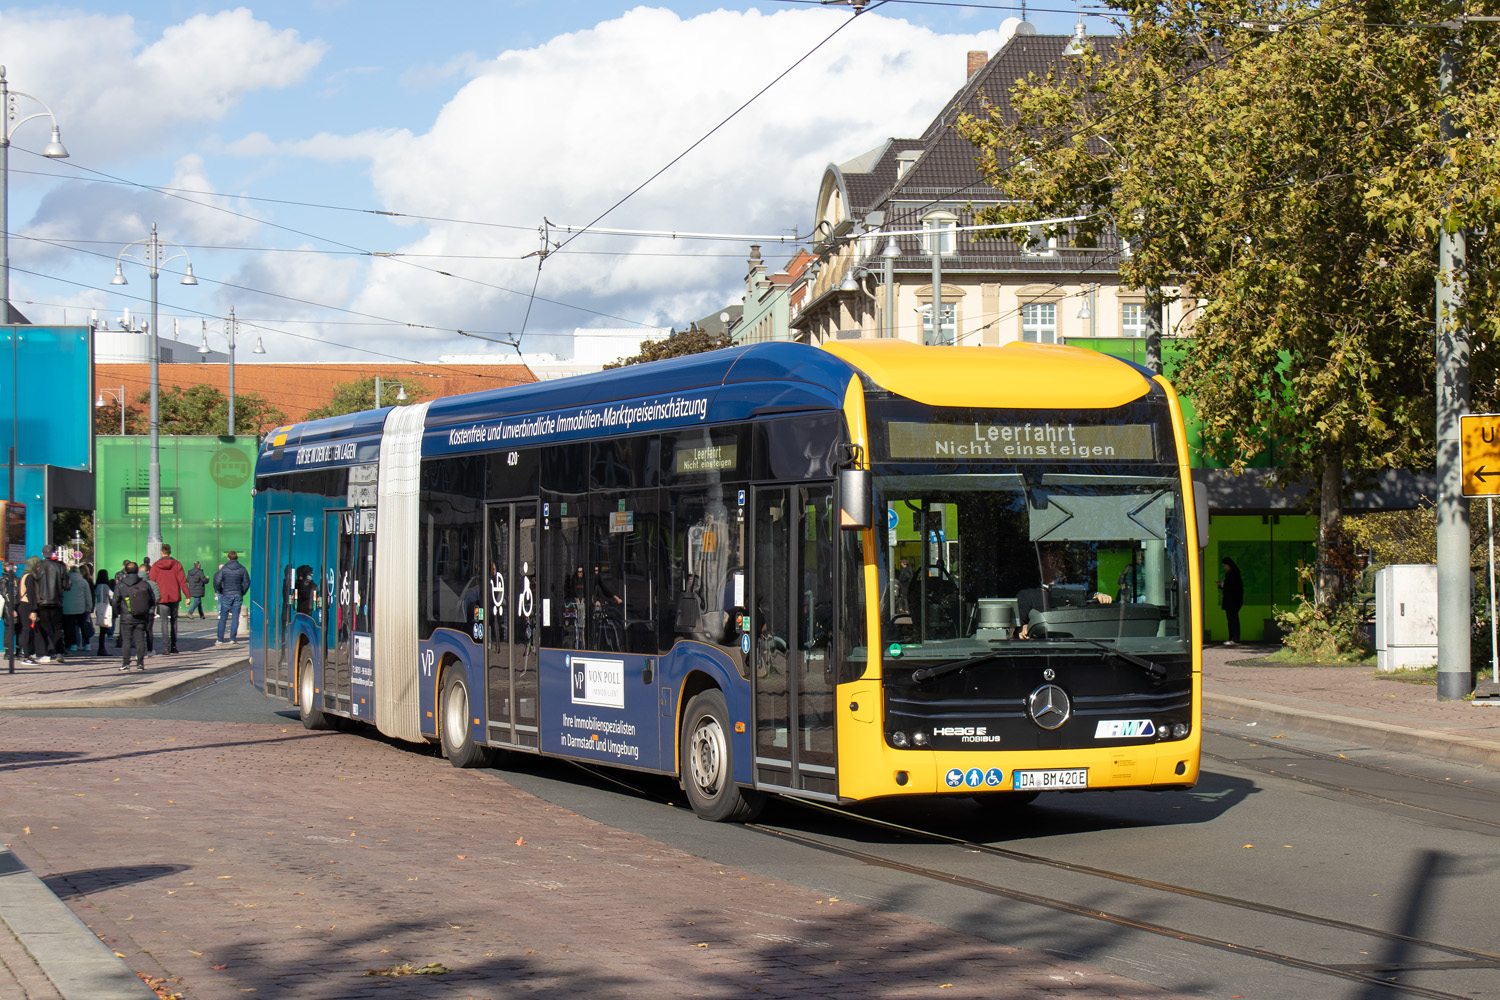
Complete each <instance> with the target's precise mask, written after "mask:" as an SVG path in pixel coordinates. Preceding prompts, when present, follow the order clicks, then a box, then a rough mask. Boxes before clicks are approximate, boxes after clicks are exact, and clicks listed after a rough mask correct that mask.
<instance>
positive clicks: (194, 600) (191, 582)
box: [183, 562, 208, 618]
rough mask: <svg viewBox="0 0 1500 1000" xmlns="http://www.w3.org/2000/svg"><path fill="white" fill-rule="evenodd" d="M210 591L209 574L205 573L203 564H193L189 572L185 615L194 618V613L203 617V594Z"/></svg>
mask: <svg viewBox="0 0 1500 1000" xmlns="http://www.w3.org/2000/svg"><path fill="white" fill-rule="evenodd" d="M207 589H208V574H207V573H205V572H203V564H202V563H199V562H194V563H193V568H192V569H190V570H188V571H187V591H188V598H189V599H190V600H189V602H188V608H187V610H186V611H184V612H183V614H184V615H186V616H188V617H192V614H193V612H194V611H196V612H198V617H199V618H202V617H203V592H204V591H205V590H207Z"/></svg>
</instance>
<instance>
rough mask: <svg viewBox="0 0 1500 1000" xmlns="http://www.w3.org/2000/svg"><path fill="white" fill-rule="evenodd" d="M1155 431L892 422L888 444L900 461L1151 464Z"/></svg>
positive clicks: (1109, 426)
mask: <svg viewBox="0 0 1500 1000" xmlns="http://www.w3.org/2000/svg"><path fill="white" fill-rule="evenodd" d="M1154 431H1155V428H1154V427H1153V426H1152V425H1150V424H1084V425H1079V424H1074V423H1071V422H1067V421H1059V422H1056V423H1043V422H1036V423H1024V424H994V423H983V422H978V421H971V422H968V423H963V424H936V423H926V422H922V423H919V422H916V421H892V422H891V423H890V424H888V425H887V439H888V442H887V446H888V448H889V450H890V458H891V460H892V461H898V462H899V461H903V460H904V461H916V462H948V461H953V460H955V459H964V460H976V459H977V460H980V461H995V462H1025V461H1054V462H1154V461H1156V460H1157V454H1156V435H1155V433H1154Z"/></svg>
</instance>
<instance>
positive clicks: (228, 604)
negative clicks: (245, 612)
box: [214, 549, 250, 646]
mask: <svg viewBox="0 0 1500 1000" xmlns="http://www.w3.org/2000/svg"><path fill="white" fill-rule="evenodd" d="M224 558H225V559H226V560H227V561H226V562H225V563H224V565H222V566H220V567H219V569H218V572H216V573H214V593H215V594H217V595H218V597H219V637H218V639H217V641H215V642H214V645H215V646H228V645H230V644H231V643H233V642H234V641H235V640H236V639H238V638H239V634H240V602H241V601H242V600H243V599H244V597H245V594H247V593H248V592H249V590H250V571H249V570H247V569H245V567H243V566H241V565H240V557H239V554H238V553H236V552H235V550H234V549H230V550H229V551H228V552H226V553H224ZM225 625H228V626H229V638H228V639H225V638H224V633H225V629H224V627H225Z"/></svg>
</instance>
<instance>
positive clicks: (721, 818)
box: [678, 688, 765, 823]
mask: <svg viewBox="0 0 1500 1000" xmlns="http://www.w3.org/2000/svg"><path fill="white" fill-rule="evenodd" d="M678 746H679V748H680V749H679V751H678V752H679V756H680V760H679V767H680V775H681V778H682V787H683V789H684V790H685V791H686V792H687V797H688V804H689V805H691V806H692V807H693V812H695V813H697V814H698V818H699V819H706V820H709V821H710V822H714V823H744V822H747V821H749V820H752V819H754V818H755V817H756V816H757V815H759V814H760V810H761V807H762V806H764V805H765V796H764V795H763V794H761V793H759V792H753V791H747V790H746V789H743V788H740V787H739V786H738V785H736V784H735V783H734V750H733V749H732V747H731V746H730V741H729V709H728V707H727V706H726V705H725V704H724V695H723V694H722V693H721V692H720V691H719V690H718V689H717V688H714V689H710V690H708V691H703V692H700V693H699V694H697V695H695V696H694V697H693V700H692V701H690V702H688V708H687V713H686V714H685V715H684V716H683V717H682V739H681V740H680V741H679V743H678Z"/></svg>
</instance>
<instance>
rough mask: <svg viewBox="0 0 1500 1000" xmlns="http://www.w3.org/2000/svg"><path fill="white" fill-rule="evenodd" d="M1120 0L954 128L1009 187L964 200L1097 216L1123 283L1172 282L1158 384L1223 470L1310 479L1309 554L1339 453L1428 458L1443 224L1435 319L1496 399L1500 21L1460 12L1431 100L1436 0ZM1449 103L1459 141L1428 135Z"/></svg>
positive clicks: (1332, 513)
mask: <svg viewBox="0 0 1500 1000" xmlns="http://www.w3.org/2000/svg"><path fill="white" fill-rule="evenodd" d="M1125 10H1126V11H1127V15H1128V20H1127V23H1126V24H1125V25H1123V29H1124V30H1123V33H1122V34H1121V35H1120V36H1119V37H1118V38H1116V39H1104V38H1100V39H1094V40H1093V41H1092V42H1091V44H1090V46H1089V47H1088V49H1087V50H1086V51H1085V53H1084V54H1083V55H1081V56H1078V57H1070V58H1064V59H1062V60H1061V61H1060V64H1059V65H1058V66H1057V67H1056V68H1055V69H1054V70H1053V71H1052V72H1051V73H1050V74H1049V75H1048V76H1047V77H1046V78H1045V79H1042V78H1036V77H1033V78H1030V79H1027V80H1023V81H1018V83H1017V85H1016V86H1015V88H1014V90H1013V91H1012V93H1011V95H1010V100H1009V107H1008V109H1007V108H1006V107H1005V106H1004V105H996V106H995V107H994V108H993V110H992V113H991V114H989V115H987V116H970V117H966V118H965V119H964V120H962V121H960V122H959V124H958V128H959V129H960V130H961V131H962V132H963V134H965V135H966V136H967V137H968V138H969V139H971V140H972V141H973V142H974V143H975V144H976V146H977V147H978V150H979V164H980V169H981V172H982V174H983V175H984V177H985V179H986V180H987V181H988V182H990V183H991V184H993V185H994V186H995V187H997V188H998V189H1000V190H1001V191H1002V192H1003V194H1004V196H1005V198H1006V199H1007V200H1006V201H1004V202H1002V203H1001V204H1000V205H999V206H998V207H996V208H993V209H990V210H988V211H986V212H984V213H982V214H983V216H984V218H985V219H986V220H987V221H997V222H1000V221H1020V220H1024V219H1027V218H1037V217H1038V216H1039V215H1040V216H1043V217H1058V216H1070V215H1086V216H1088V218H1087V219H1086V220H1085V221H1083V222H1081V223H1075V224H1072V225H1071V226H1068V225H1060V226H1054V227H1050V228H1048V229H1045V230H1043V231H1042V232H1041V233H1040V234H1033V235H1032V236H1031V237H1029V238H1035V235H1040V236H1041V237H1042V238H1046V237H1049V236H1057V237H1059V238H1060V239H1061V240H1069V239H1071V240H1072V242H1073V243H1074V244H1075V245H1081V246H1089V245H1096V244H1097V242H1098V240H1099V238H1100V237H1101V236H1102V235H1104V234H1105V233H1106V231H1107V230H1108V229H1110V228H1113V229H1114V230H1115V231H1116V232H1117V233H1118V235H1119V236H1120V237H1121V238H1122V239H1123V240H1124V241H1125V242H1126V244H1127V245H1128V247H1129V250H1130V252H1129V254H1128V255H1123V256H1122V257H1121V259H1120V261H1119V267H1120V277H1121V284H1122V285H1123V286H1125V287H1131V288H1144V289H1158V288H1162V287H1164V286H1175V287H1178V288H1180V289H1181V294H1182V295H1183V297H1184V298H1187V299H1189V300H1191V301H1193V302H1194V303H1195V305H1194V307H1192V309H1191V313H1192V319H1191V323H1192V329H1191V333H1192V335H1193V336H1194V338H1195V340H1194V344H1193V347H1192V349H1191V350H1190V351H1189V352H1188V353H1187V356H1186V358H1185V361H1184V364H1183V366H1182V368H1181V369H1180V370H1179V371H1178V372H1177V375H1176V378H1177V381H1178V384H1179V388H1181V389H1184V390H1185V391H1186V392H1187V394H1188V395H1190V396H1191V397H1192V398H1193V400H1194V402H1195V404H1196V406H1197V410H1198V414H1199V416H1200V417H1201V418H1202V419H1203V421H1204V430H1205V435H1206V437H1207V438H1208V439H1209V440H1212V441H1216V442H1219V443H1220V444H1221V446H1222V448H1223V450H1224V452H1225V457H1227V458H1229V459H1230V460H1231V461H1232V463H1233V465H1234V467H1235V468H1236V469H1237V470H1238V469H1240V468H1243V466H1244V464H1245V462H1246V461H1247V460H1249V459H1250V458H1252V457H1254V456H1255V455H1257V454H1259V453H1261V452H1263V451H1264V450H1266V449H1267V448H1271V447H1274V449H1275V452H1274V458H1275V460H1276V463H1277V464H1278V465H1279V466H1281V467H1283V468H1285V469H1286V470H1287V471H1288V472H1290V473H1291V474H1292V477H1293V478H1300V479H1302V480H1303V481H1306V482H1309V483H1310V485H1312V486H1313V488H1314V495H1315V496H1316V497H1317V500H1318V503H1319V507H1320V512H1321V515H1322V535H1321V539H1322V545H1321V547H1322V549H1323V550H1324V551H1325V552H1326V551H1328V550H1329V549H1330V548H1332V547H1334V546H1336V545H1337V544H1339V542H1338V538H1339V532H1338V523H1339V518H1340V514H1341V497H1340V493H1341V488H1342V484H1343V482H1344V474H1345V470H1346V469H1354V470H1358V469H1377V468H1388V467H1393V466H1394V467H1409V468H1421V467H1428V468H1430V467H1431V466H1432V463H1433V454H1434V451H1433V449H1434V440H1433V439H1434V427H1433V425H1434V410H1435V402H1434V388H1433V385H1434V322H1435V319H1434V315H1433V313H1434V306H1433V302H1434V296H1435V285H1436V282H1437V281H1438V280H1440V279H1439V275H1438V268H1437V253H1436V244H1437V241H1438V238H1439V235H1440V233H1441V232H1442V231H1443V230H1444V229H1447V230H1449V231H1454V230H1457V229H1460V228H1463V229H1468V230H1470V231H1471V235H1470V238H1469V243H1468V249H1469V259H1468V262H1467V263H1468V270H1467V275H1466V277H1467V282H1468V288H1467V294H1468V298H1467V303H1466V310H1465V312H1464V314H1463V315H1462V316H1458V317H1453V319H1454V320H1455V321H1459V322H1464V323H1466V324H1467V325H1468V327H1469V329H1470V330H1471V336H1472V338H1473V344H1474V349H1473V358H1472V362H1473V376H1474V386H1475V390H1476V391H1475V395H1476V399H1486V398H1487V399H1491V400H1493V399H1494V398H1495V396H1496V387H1495V364H1494V356H1495V355H1494V342H1495V338H1494V334H1495V327H1496V324H1497V322H1500V311H1497V310H1496V308H1495V306H1496V305H1497V302H1496V286H1495V283H1494V281H1493V279H1492V278H1491V276H1490V268H1491V257H1492V255H1491V254H1490V253H1489V249H1490V242H1491V240H1492V239H1494V238H1495V236H1500V226H1497V223H1500V149H1497V147H1496V144H1495V143H1493V141H1492V136H1493V131H1494V129H1493V122H1494V121H1495V120H1496V111H1497V110H1500V86H1497V82H1496V81H1497V80H1500V74H1497V72H1496V70H1497V68H1500V65H1497V61H1500V46H1497V45H1496V44H1495V43H1496V41H1497V26H1496V25H1493V24H1473V23H1471V24H1469V25H1467V26H1466V27H1464V28H1463V32H1464V34H1463V39H1464V43H1465V44H1464V50H1463V57H1462V59H1461V60H1460V73H1459V75H1458V78H1457V80H1456V82H1455V85H1454V88H1453V90H1452V92H1451V93H1450V94H1449V95H1448V96H1447V97H1446V99H1445V98H1444V97H1443V96H1442V95H1440V94H1439V90H1438V62H1439V56H1440V54H1441V52H1442V49H1443V47H1444V46H1445V45H1446V44H1448V43H1449V41H1450V40H1451V39H1452V37H1453V32H1452V31H1451V30H1450V29H1448V28H1444V27H1437V26H1436V25H1438V24H1439V23H1440V22H1442V21H1443V20H1444V19H1445V18H1447V17H1448V16H1450V11H1449V10H1448V8H1446V7H1443V6H1441V5H1439V4H1436V3H1432V2H1425V0H1416V2H1402V0H1393V2H1386V0H1369V2H1367V3H1364V4H1360V5H1357V6H1353V7H1339V6H1336V5H1334V6H1330V5H1327V4H1316V3H1313V2H1311V0H1288V2H1275V3H1271V4H1260V5H1257V6H1256V7H1255V8H1254V14H1253V15H1248V14H1247V12H1246V8H1245V7H1244V5H1243V4H1240V3H1229V2H1226V0H1163V2H1160V3H1146V2H1135V3H1127V4H1126V5H1125ZM1251 16H1253V17H1254V19H1255V22H1254V24H1251V23H1249V22H1248V20H1247V19H1248V18H1249V17H1251ZM1268 26H1271V27H1273V30H1270V31H1267V27H1268ZM1445 109H1446V110H1447V111H1448V113H1449V114H1451V115H1452V116H1453V118H1454V120H1455V122H1456V123H1457V125H1458V130H1459V134H1460V135H1462V136H1465V138H1463V139H1460V140H1457V141H1445V140H1444V139H1443V137H1442V131H1441V127H1440V120H1439V116H1440V113H1441V112H1442V111H1443V110H1445ZM1492 234H1493V235H1492ZM1026 238H1028V237H1023V239H1026ZM1324 582H1325V587H1322V588H1320V593H1323V594H1325V595H1326V596H1333V595H1332V594H1331V593H1328V592H1327V587H1326V582H1327V581H1326V580H1325V581H1324Z"/></svg>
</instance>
